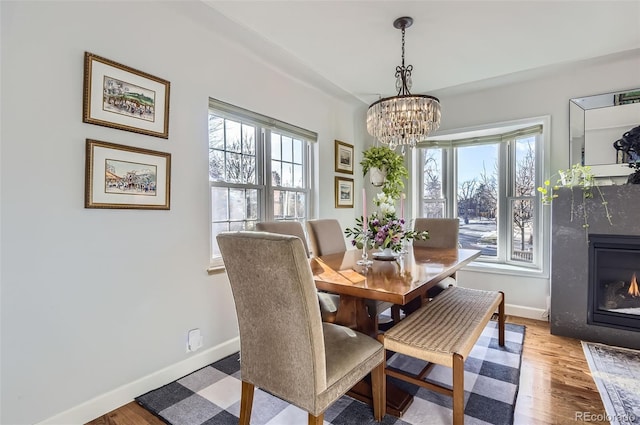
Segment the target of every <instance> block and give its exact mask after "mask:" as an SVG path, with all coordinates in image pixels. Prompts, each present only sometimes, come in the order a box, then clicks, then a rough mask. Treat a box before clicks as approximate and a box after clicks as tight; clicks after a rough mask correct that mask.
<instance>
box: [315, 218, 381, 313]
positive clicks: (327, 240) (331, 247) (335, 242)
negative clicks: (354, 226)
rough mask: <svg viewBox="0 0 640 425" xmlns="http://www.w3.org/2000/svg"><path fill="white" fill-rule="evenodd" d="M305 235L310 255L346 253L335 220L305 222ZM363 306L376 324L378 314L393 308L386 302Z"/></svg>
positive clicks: (373, 301) (345, 247)
mask: <svg viewBox="0 0 640 425" xmlns="http://www.w3.org/2000/svg"><path fill="white" fill-rule="evenodd" d="M307 233H308V234H309V241H310V242H311V252H312V255H316V256H318V257H320V256H322V255H330V254H339V253H341V252H346V251H347V244H346V243H345V241H344V233H343V231H342V226H340V222H339V221H338V220H336V219H333V218H325V219H318V220H307ZM365 304H366V305H367V310H368V311H369V316H371V317H373V318H374V319H375V321H376V323H378V322H379V316H380V313H383V312H384V311H386V310H388V309H390V308H391V307H393V303H390V302H386V301H375V300H366V302H365Z"/></svg>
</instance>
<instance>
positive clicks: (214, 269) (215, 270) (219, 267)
mask: <svg viewBox="0 0 640 425" xmlns="http://www.w3.org/2000/svg"><path fill="white" fill-rule="evenodd" d="M225 271H226V269H225V268H224V264H212V265H211V266H209V267H208V268H207V274H208V275H209V276H211V275H212V274H220V273H224V272H225Z"/></svg>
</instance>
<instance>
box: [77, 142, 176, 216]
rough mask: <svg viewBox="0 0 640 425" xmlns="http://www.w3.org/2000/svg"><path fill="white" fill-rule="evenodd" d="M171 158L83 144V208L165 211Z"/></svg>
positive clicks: (129, 148) (104, 144) (120, 147)
mask: <svg viewBox="0 0 640 425" xmlns="http://www.w3.org/2000/svg"><path fill="white" fill-rule="evenodd" d="M170 189H171V154H169V153H165V152H158V151H154V150H149V149H141V148H135V147H132V146H125V145H118V144H115V143H109V142H102V141H99V140H92V139H87V140H86V157H85V197H84V207H85V208H126V209H150V210H168V209H169V207H170V193H171V190H170Z"/></svg>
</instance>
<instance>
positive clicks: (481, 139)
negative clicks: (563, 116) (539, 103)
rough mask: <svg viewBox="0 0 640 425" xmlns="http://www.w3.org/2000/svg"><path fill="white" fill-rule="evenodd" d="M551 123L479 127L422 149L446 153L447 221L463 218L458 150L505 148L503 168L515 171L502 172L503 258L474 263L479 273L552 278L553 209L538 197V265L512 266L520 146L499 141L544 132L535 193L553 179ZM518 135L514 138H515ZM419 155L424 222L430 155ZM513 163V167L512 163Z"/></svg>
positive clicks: (425, 144) (533, 120) (443, 136)
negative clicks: (515, 180) (537, 130)
mask: <svg viewBox="0 0 640 425" xmlns="http://www.w3.org/2000/svg"><path fill="white" fill-rule="evenodd" d="M550 122H551V121H550V117H549V116H542V117H534V118H528V119H522V120H514V121H508V122H501V123H495V124H487V125H483V126H478V127H470V128H464V129H456V130H448V131H445V132H441V133H439V134H438V135H437V136H435V137H430V138H429V139H428V140H427V141H424V142H421V143H418V145H417V148H442V149H443V159H442V170H441V172H442V184H443V189H442V190H443V198H444V201H445V208H444V212H445V217H457V216H458V214H457V211H458V206H457V188H458V182H457V175H458V173H457V168H456V167H457V158H456V149H455V148H456V147H458V146H469V145H473V144H474V143H475V144H477V143H492V141H491V140H492V139H491V138H492V137H493V143H496V142H499V141H500V142H501V143H500V148H499V153H498V155H499V161H500V162H499V163H500V164H505V163H507V164H508V166H509V169H507V170H504V166H502V165H501V166H500V175H499V176H498V199H499V200H498V203H499V208H500V214H499V219H498V223H497V226H498V238H499V239H498V246H499V248H498V249H499V251H498V255H497V257H484V256H483V257H480V258H479V259H478V260H476V261H475V262H473V263H472V264H471V265H470V266H469V267H468V268H469V269H471V270H478V271H491V272H496V273H506V274H518V275H532V276H537V277H546V276H548V275H549V263H550V255H549V251H550V250H549V246H550V237H549V232H550V223H549V222H550V213H549V211H548V208H543V206H542V205H541V202H540V198H539V196H540V194H539V193H538V192H537V191H535V194H534V196H533V199H534V214H535V218H534V220H535V221H536V223H535V224H534V226H535V230H534V231H535V233H534V243H533V245H534V247H533V250H534V254H533V255H534V260H533V262H532V263H529V264H527V263H522V262H519V261H510V260H508V255H509V254H508V253H509V252H511V251H510V250H511V248H512V247H511V243H512V242H511V239H512V238H511V227H510V226H511V221H510V219H509V218H507V217H511V215H510V213H511V211H509V208H507V207H508V206H509V205H510V203H509V200H510V199H513V197H512V196H509V195H510V194H507V190H508V189H510V187H512V186H510V183H511V180H510V179H511V178H512V176H513V175H514V172H515V152H514V150H513V149H510V145H511V144H512V143H513V142H508V139H509V140H514V139H515V138H514V137H511V138H510V137H509V136H508V135H507V137H505V139H504V140H499V139H498V138H496V137H495V135H497V134H507V133H510V132H512V133H513V134H517V132H518V130H520V129H526V128H530V127H533V126H537V125H539V126H541V127H542V128H541V133H540V135H539V136H538V137H537V141H536V147H535V161H536V164H535V167H536V169H535V173H536V181H535V185H534V186H535V187H538V186H541V185H542V182H543V181H544V180H545V178H546V177H545V176H548V174H549V171H548V170H549V164H550V157H549V150H550V149H549V147H550ZM513 134H512V136H513ZM414 155H415V156H416V159H415V162H414V163H415V164H416V165H417V167H416V172H415V173H414V175H416V176H417V179H416V181H417V182H418V185H417V186H416V189H417V190H416V197H415V200H416V211H417V212H418V216H421V214H422V203H423V201H424V199H423V190H422V188H423V187H424V181H423V178H424V176H423V170H422V164H423V163H424V153H423V150H422V149H415V153H414ZM507 158H509V161H507Z"/></svg>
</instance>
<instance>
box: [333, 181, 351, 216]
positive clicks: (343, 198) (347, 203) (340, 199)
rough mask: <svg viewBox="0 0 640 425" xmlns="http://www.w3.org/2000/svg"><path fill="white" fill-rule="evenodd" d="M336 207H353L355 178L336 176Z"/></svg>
mask: <svg viewBox="0 0 640 425" xmlns="http://www.w3.org/2000/svg"><path fill="white" fill-rule="evenodd" d="M335 196H336V208H353V179H349V178H346V177H340V176H335Z"/></svg>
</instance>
